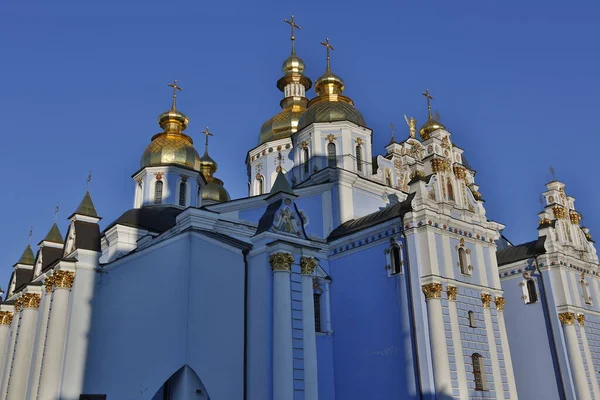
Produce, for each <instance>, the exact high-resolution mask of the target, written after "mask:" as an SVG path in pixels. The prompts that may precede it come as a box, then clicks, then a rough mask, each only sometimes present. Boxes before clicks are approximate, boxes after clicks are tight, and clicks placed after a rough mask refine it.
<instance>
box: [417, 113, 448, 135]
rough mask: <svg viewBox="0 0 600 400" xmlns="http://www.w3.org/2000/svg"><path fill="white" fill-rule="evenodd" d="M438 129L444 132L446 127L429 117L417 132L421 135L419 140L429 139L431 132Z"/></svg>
mask: <svg viewBox="0 0 600 400" xmlns="http://www.w3.org/2000/svg"><path fill="white" fill-rule="evenodd" d="M438 129H444V130H445V129H446V127H445V126H444V124H442V123H441V122H440V121H436V120H435V119H433V117H432V116H431V115H430V116H429V119H428V120H427V122H425V124H423V126H422V127H421V129H420V130H419V133H420V134H421V139H423V140H427V139H429V135H430V134H431V133H432V132H434V131H437V130H438Z"/></svg>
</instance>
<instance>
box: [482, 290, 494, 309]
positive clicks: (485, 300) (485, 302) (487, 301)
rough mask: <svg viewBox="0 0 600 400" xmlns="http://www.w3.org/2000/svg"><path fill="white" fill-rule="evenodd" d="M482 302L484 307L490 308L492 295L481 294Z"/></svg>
mask: <svg viewBox="0 0 600 400" xmlns="http://www.w3.org/2000/svg"><path fill="white" fill-rule="evenodd" d="M481 302H482V303H483V306H484V307H486V308H489V307H490V303H491V302H492V295H491V294H489V293H481Z"/></svg>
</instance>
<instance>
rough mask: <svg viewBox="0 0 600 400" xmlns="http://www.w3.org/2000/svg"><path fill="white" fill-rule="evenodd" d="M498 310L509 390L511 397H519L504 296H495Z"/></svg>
mask: <svg viewBox="0 0 600 400" xmlns="http://www.w3.org/2000/svg"><path fill="white" fill-rule="evenodd" d="M494 303H495V304H496V312H497V313H498V328H499V331H500V341H501V343H502V353H504V366H505V367H506V377H507V379H508V392H509V393H510V398H511V399H516V398H518V396H517V384H516V382H515V372H514V370H513V365H512V356H511V355H510V346H509V344H508V335H507V334H506V324H505V323H504V304H505V303H506V299H505V298H504V297H502V296H496V297H494Z"/></svg>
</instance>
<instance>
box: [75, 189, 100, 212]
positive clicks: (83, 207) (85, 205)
mask: <svg viewBox="0 0 600 400" xmlns="http://www.w3.org/2000/svg"><path fill="white" fill-rule="evenodd" d="M75 214H79V215H85V216H88V217H94V218H98V213H97V212H96V207H94V202H93V201H92V196H91V195H90V192H85V196H83V200H81V203H79V207H77V211H75Z"/></svg>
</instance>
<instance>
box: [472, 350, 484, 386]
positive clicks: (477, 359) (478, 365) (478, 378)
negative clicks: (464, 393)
mask: <svg viewBox="0 0 600 400" xmlns="http://www.w3.org/2000/svg"><path fill="white" fill-rule="evenodd" d="M471 364H472V367H473V381H474V382H475V390H477V391H479V392H483V391H487V390H488V389H487V381H486V379H485V364H484V363H483V356H482V355H481V354H479V353H473V354H471Z"/></svg>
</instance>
